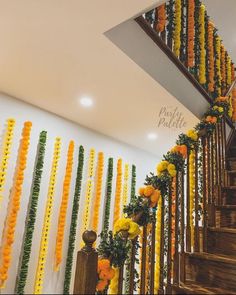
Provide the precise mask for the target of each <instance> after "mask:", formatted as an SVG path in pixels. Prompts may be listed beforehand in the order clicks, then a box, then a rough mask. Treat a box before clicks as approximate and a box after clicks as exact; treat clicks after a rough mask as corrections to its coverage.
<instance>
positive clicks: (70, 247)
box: [63, 145, 84, 294]
mask: <svg viewBox="0 0 236 295" xmlns="http://www.w3.org/2000/svg"><path fill="white" fill-rule="evenodd" d="M83 167H84V148H83V146H82V145H81V146H80V147H79V156H78V167H77V176H76V181H75V192H74V200H73V207H72V215H71V223H70V235H69V243H68V250H67V259H66V270H65V278H64V290H63V294H69V293H70V283H71V272H72V265H73V257H74V251H75V238H76V229H77V219H78V212H79V201H80V193H81V184H82V177H83Z"/></svg>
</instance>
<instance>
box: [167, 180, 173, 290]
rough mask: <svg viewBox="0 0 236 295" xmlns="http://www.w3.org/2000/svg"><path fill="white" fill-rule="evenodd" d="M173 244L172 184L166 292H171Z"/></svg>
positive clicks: (169, 204)
mask: <svg viewBox="0 0 236 295" xmlns="http://www.w3.org/2000/svg"><path fill="white" fill-rule="evenodd" d="M171 244H172V185H170V186H169V192H168V248H167V286H166V293H167V294H171V289H172V288H171V270H172V263H171Z"/></svg>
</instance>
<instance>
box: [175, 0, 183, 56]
mask: <svg viewBox="0 0 236 295" xmlns="http://www.w3.org/2000/svg"><path fill="white" fill-rule="evenodd" d="M181 8H182V6H181V0H175V18H174V54H175V55H176V56H177V57H179V55H180V46H181V38H180V34H181V10H182V9H181Z"/></svg>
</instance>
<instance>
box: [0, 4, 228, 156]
mask: <svg viewBox="0 0 236 295" xmlns="http://www.w3.org/2000/svg"><path fill="white" fill-rule="evenodd" d="M214 1H215V0H214ZM158 2H160V1H154V0H129V1H124V0H123V1H121V0H100V1H97V0H96V1H95V0H94V1H88V0H70V1H68V0H50V1H48V0H41V1H38V0H21V1H19V0H11V1H9V0H5V1H3V0H0V40H1V46H0V91H2V92H4V93H7V94H9V95H12V96H14V97H17V98H19V99H21V100H24V101H26V102H29V103H31V104H34V105H36V106H39V107H41V108H43V109H45V110H48V111H51V112H53V113H55V114H58V115H60V116H63V117H65V118H68V119H70V120H72V121H75V122H78V123H79V124H82V125H84V126H87V127H89V128H91V129H94V130H96V131H99V132H101V133H103V134H106V135H109V136H112V137H114V138H117V139H118V140H121V141H123V142H126V143H129V144H132V145H134V146H137V147H139V148H142V149H144V150H146V151H148V152H151V153H154V154H156V155H158V156H160V155H162V154H163V153H165V152H166V150H167V149H168V148H169V147H170V146H171V145H172V144H173V143H174V139H175V138H176V136H177V135H178V134H179V133H180V131H181V130H179V129H178V130H174V129H168V128H158V126H157V121H158V114H159V111H160V109H161V107H163V106H167V107H172V108H176V107H178V110H179V111H180V112H182V113H183V116H184V119H185V121H186V122H187V126H186V127H185V128H183V131H184V130H185V129H187V128H190V127H192V126H193V125H194V124H195V123H196V121H197V119H196V117H194V116H193V115H192V114H191V112H190V111H188V110H187V109H186V108H185V107H184V106H182V105H181V104H180V103H179V102H178V101H177V100H176V99H175V98H174V97H173V96H172V95H171V94H169V93H168V92H167V91H166V90H165V89H164V88H163V87H162V86H160V85H159V84H158V83H157V82H156V81H155V80H154V79H153V78H152V77H151V76H149V75H148V74H147V73H146V72H145V71H144V70H143V69H142V68H141V67H139V66H138V65H137V64H136V63H135V62H134V61H132V60H131V59H130V58H129V57H128V56H127V55H126V54H124V53H123V52H122V51H121V50H120V49H119V48H118V47H116V46H115V45H114V44H113V43H112V42H111V41H110V40H109V39H108V38H107V37H106V36H105V35H104V32H106V31H108V30H110V29H111V28H113V27H115V26H117V25H118V24H120V23H122V22H124V21H126V20H127V19H130V18H133V17H134V16H136V15H139V14H141V13H142V12H143V11H146V10H147V9H148V8H151V7H153V6H155V5H157V3H158ZM222 2H223V1H222ZM224 2H225V1H224ZM82 95H88V96H91V97H92V98H93V99H94V102H95V106H94V107H93V108H92V109H90V110H85V109H83V108H82V107H80V105H79V104H78V99H79V98H80V97H81V96H82ZM26 119H27V118H26ZM149 132H156V133H157V134H158V137H159V138H158V140H157V141H156V142H150V141H148V140H147V138H146V135H147V133H149Z"/></svg>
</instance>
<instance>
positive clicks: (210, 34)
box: [207, 21, 215, 92]
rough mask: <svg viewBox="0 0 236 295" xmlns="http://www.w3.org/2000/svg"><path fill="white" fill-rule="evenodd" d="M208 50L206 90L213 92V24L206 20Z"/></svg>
mask: <svg viewBox="0 0 236 295" xmlns="http://www.w3.org/2000/svg"><path fill="white" fill-rule="evenodd" d="M207 42H208V52H209V64H208V67H209V83H208V91H209V92H214V89H215V87H214V86H215V60H214V25H213V23H212V22H210V21H209V22H208V40H207Z"/></svg>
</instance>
